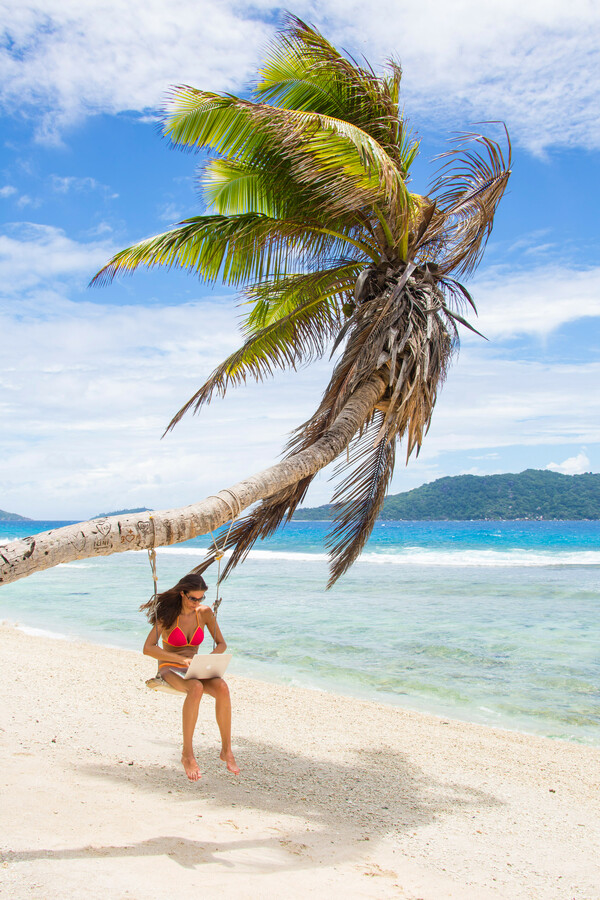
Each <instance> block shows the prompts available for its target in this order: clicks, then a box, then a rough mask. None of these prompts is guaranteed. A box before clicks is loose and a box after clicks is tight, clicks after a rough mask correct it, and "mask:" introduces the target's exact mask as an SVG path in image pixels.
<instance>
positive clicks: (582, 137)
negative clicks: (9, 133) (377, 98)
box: [0, 0, 600, 152]
mask: <svg viewBox="0 0 600 900" xmlns="http://www.w3.org/2000/svg"><path fill="white" fill-rule="evenodd" d="M3 7H4V11H5V14H4V16H3V20H4V22H6V23H8V25H6V26H5V28H6V30H7V33H8V35H9V37H10V39H11V41H12V44H11V45H9V44H8V43H7V44H6V46H5V47H4V49H3V50H2V51H1V54H0V84H2V95H1V96H2V98H3V102H4V104H5V106H6V108H7V109H8V110H11V109H14V108H15V106H16V105H22V104H24V105H26V106H27V105H29V106H33V105H37V106H41V105H43V106H44V107H45V108H46V109H47V112H46V115H45V116H44V117H43V119H42V123H41V126H40V128H41V133H42V134H45V135H46V136H47V137H50V138H51V137H52V136H53V135H54V136H55V135H56V129H57V128H60V126H61V125H62V124H64V123H68V122H73V121H76V120H78V119H80V118H82V117H83V116H85V115H88V114H90V113H92V114H93V113H96V112H99V111H104V112H109V113H117V112H121V111H126V110H136V111H144V110H148V109H152V108H156V107H157V106H159V105H160V104H161V101H162V98H163V97H164V93H165V91H166V90H167V89H168V87H169V86H170V85H171V84H179V83H182V82H187V83H192V84H197V85H199V86H202V87H205V88H208V89H215V90H237V91H239V90H241V89H243V88H244V86H245V84H246V82H247V80H248V79H249V78H250V77H252V76H253V74H254V71H255V68H256V64H257V62H258V60H259V59H260V57H261V55H262V52H263V49H264V45H265V44H266V42H267V38H268V37H269V35H270V34H272V31H273V27H272V25H271V24H270V22H265V21H260V20H259V19H258V18H257V16H259V15H262V16H263V17H264V18H265V19H267V20H270V19H272V18H273V17H274V16H276V15H279V14H280V11H281V7H280V6H279V5H278V4H275V3H273V2H269V0H259V2H256V3H254V4H252V6H249V7H247V8H246V10H245V11H244V12H242V11H241V10H242V7H241V6H240V4H238V3H235V2H233V0H222V2H220V3H219V4H214V3H211V2H209V0H181V2H180V3H179V4H177V5H176V6H174V5H173V4H169V3H168V2H167V0H146V2H145V3H144V4H143V5H142V4H140V3H139V2H138V3H136V2H133V0H132V2H130V3H127V4H124V3H122V2H121V0H106V2H104V3H102V4H100V3H98V2H91V3H86V4H82V3H80V2H77V0H36V2H31V0H30V2H27V0H22V2H21V3H20V4H19V6H18V7H17V6H16V5H15V4H14V3H12V2H6V0H4V2H1V0H0V10H1V9H2V8H3ZM294 11H295V12H296V13H297V14H298V15H300V16H303V17H304V18H306V19H307V20H308V21H312V22H315V24H317V25H318V26H320V27H321V28H322V30H323V31H324V32H325V33H326V35H327V36H328V37H329V38H330V39H331V40H332V41H334V43H337V44H339V45H341V46H344V47H346V48H347V49H348V50H349V51H351V52H353V53H355V54H361V53H363V54H365V55H366V57H367V58H368V59H370V60H371V61H372V62H373V63H374V64H378V63H379V62H380V61H382V60H383V59H384V58H386V57H388V56H390V55H394V56H396V57H398V58H399V59H400V60H401V61H402V65H403V68H404V72H405V80H404V92H405V93H404V96H405V100H406V104H407V111H408V112H409V114H410V115H411V116H412V117H413V118H414V119H415V120H416V119H417V116H419V117H420V118H421V121H422V119H423V117H425V120H427V119H430V120H432V119H435V120H436V122H437V123H438V124H439V122H440V120H442V121H443V122H444V123H448V125H449V126H450V127H456V126H460V125H462V124H464V123H465V122H468V121H478V120H481V119H482V118H483V119H488V120H489V119H498V118H502V119H505V120H506V121H507V122H508V124H509V127H510V129H511V132H512V134H513V136H514V137H515V138H516V139H517V140H519V141H520V142H521V143H523V144H525V145H526V146H528V147H529V148H530V149H532V150H533V151H535V152H538V151H541V150H542V149H543V148H544V147H546V146H550V145H564V146H584V147H598V146H600V120H599V119H598V116H597V115H596V112H595V111H596V110H597V108H598V102H599V94H600V75H599V74H598V73H599V72H600V64H599V63H600V15H599V12H598V6H597V4H596V3H593V2H589V0H571V2H569V3H567V2H566V0H549V2H544V0H529V2H528V3H523V2H521V0H487V2H486V3H481V2H480V0H456V2H454V3H452V4H451V5H449V4H448V3H447V2H445V0H422V2H420V3H418V4H415V3H410V2H408V0H399V2H396V3H394V4H390V3H389V2H387V0H371V2H370V3H369V4H365V3H363V2H359V0H344V2H343V3H342V2H341V0H321V2H319V3H318V4H317V3H315V2H314V0H297V3H296V4H295V6H294ZM382 22H385V27H384V28H382V27H381V23H382Z"/></svg>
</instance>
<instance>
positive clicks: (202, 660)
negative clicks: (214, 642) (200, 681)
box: [183, 653, 231, 678]
mask: <svg viewBox="0 0 600 900" xmlns="http://www.w3.org/2000/svg"><path fill="white" fill-rule="evenodd" d="M230 662H231V653H197V654H196V656H194V657H192V661H191V663H190V664H189V666H188V670H187V672H186V673H185V675H184V676H183V677H184V678H220V677H221V676H222V675H223V674H224V672H225V669H226V668H227V666H228V665H229V663H230Z"/></svg>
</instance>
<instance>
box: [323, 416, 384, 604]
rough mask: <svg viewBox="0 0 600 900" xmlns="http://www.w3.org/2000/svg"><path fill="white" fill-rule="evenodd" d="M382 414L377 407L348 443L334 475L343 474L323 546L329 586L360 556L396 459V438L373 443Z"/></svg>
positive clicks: (334, 496) (381, 420) (381, 502)
mask: <svg viewBox="0 0 600 900" xmlns="http://www.w3.org/2000/svg"><path fill="white" fill-rule="evenodd" d="M383 418H384V414H383V413H382V412H380V411H378V410H376V411H375V413H374V414H373V419H372V421H371V422H370V423H369V425H368V426H367V427H366V428H365V429H364V431H363V433H362V434H360V435H359V436H358V437H357V438H356V439H355V440H354V441H353V443H352V444H351V445H350V448H349V454H348V460H351V462H350V461H347V460H343V461H342V462H341V463H339V464H338V466H337V468H336V469H335V471H334V477H338V476H339V475H342V474H345V478H344V480H343V481H342V483H341V484H340V485H339V486H338V488H337V489H336V491H335V493H334V495H333V498H332V501H333V507H334V524H333V528H332V529H331V531H330V533H329V535H328V537H327V539H326V542H325V543H326V546H327V548H328V549H329V551H330V554H331V562H330V570H331V576H330V578H329V583H328V585H327V587H328V588H330V587H331V586H332V585H333V584H334V583H335V582H336V581H337V580H338V578H339V577H340V576H341V575H343V574H344V572H346V571H347V570H348V569H349V568H350V566H351V565H352V563H353V562H354V561H355V560H356V559H357V558H358V556H360V553H361V551H362V549H363V547H364V545H365V543H366V542H367V540H368V538H369V536H370V534H371V532H372V530H373V526H374V524H375V520H376V518H377V516H378V514H379V511H380V509H381V507H382V504H383V501H384V499H385V495H386V493H387V489H388V486H389V483H390V479H391V477H392V475H393V472H394V462H395V459H396V443H395V441H380V442H379V443H375V439H376V436H377V434H378V432H379V430H380V429H381V427H382V424H383Z"/></svg>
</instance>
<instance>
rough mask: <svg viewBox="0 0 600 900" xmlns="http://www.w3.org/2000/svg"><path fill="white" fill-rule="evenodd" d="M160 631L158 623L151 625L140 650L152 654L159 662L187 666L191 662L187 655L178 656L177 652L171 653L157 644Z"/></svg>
mask: <svg viewBox="0 0 600 900" xmlns="http://www.w3.org/2000/svg"><path fill="white" fill-rule="evenodd" d="M161 631H162V628H161V627H160V624H157V625H154V626H153V628H152V631H151V632H150V634H149V635H148V637H147V638H146V640H145V641H144V648H143V650H142V652H143V654H144V656H152V657H153V659H157V660H159V662H172V663H177V665H178V666H189V664H190V662H191V660H190V658H189V657H186V656H180V655H179V653H171V652H170V651H169V650H163V648H162V647H159V646H158V642H159V640H160V634H161Z"/></svg>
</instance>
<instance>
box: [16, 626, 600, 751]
mask: <svg viewBox="0 0 600 900" xmlns="http://www.w3.org/2000/svg"><path fill="white" fill-rule="evenodd" d="M3 627H8V628H10V629H15V630H17V631H20V632H22V633H23V634H26V635H29V636H30V637H41V638H47V639H50V640H59V641H65V642H66V643H71V644H72V643H81V644H89V645H90V646H93V647H101V648H103V649H106V650H113V651H115V652H121V651H123V652H127V653H135V654H138V653H140V651H138V650H137V649H135V648H134V647H131V646H119V645H118V644H107V643H103V642H101V641H94V640H91V639H89V638H83V637H81V636H80V635H75V636H70V635H68V634H64V633H61V632H55V631H52V630H50V629H44V628H35V627H32V626H29V625H22V624H20V623H19V622H16V621H11V620H7V619H0V633H1V629H2V628H3ZM262 666H264V664H262ZM266 668H268V667H266ZM232 674H233V673H232V672H231V670H230V672H229V675H232ZM269 674H271V673H270V671H269V672H262V671H261V672H259V673H258V674H255V673H250V674H247V673H240V674H239V675H235V677H236V678H241V679H243V680H247V681H251V682H259V683H264V684H269V685H273V686H274V687H278V686H279V687H284V688H287V687H289V688H292V689H294V688H299V689H305V690H310V691H315V692H316V693H323V694H327V695H330V696H332V697H337V696H339V697H343V698H345V699H347V700H356V701H359V702H362V703H375V704H379V705H381V706H383V707H386V708H389V709H399V710H401V711H403V712H407V713H416V714H417V715H424V716H431V717H433V718H436V719H449V720H451V721H453V722H456V723H462V724H464V725H476V726H479V727H481V728H492V729H495V730H497V731H501V732H508V733H511V734H513V733H514V734H519V735H523V736H525V737H528V736H531V737H538V738H543V739H544V740H549V741H560V742H562V743H565V744H569V745H575V746H580V747H592V748H594V747H595V748H598V749H600V739H597V740H593V741H592V740H583V739H581V738H580V739H577V737H571V738H568V737H555V736H551V735H546V734H541V733H540V732H536V731H533V730H531V731H528V730H527V729H525V728H523V729H522V728H517V727H515V726H514V725H511V724H510V723H507V724H501V723H493V722H490V721H481V720H479V721H478V720H477V719H476V718H472V717H471V718H468V713H467V712H465V714H464V717H463V716H461V715H460V714H459V711H457V710H455V709H453V710H452V711H451V712H450V713H447V712H445V711H436V710H432V709H427V708H426V707H427V704H426V703H424V704H423V705H418V704H417V703H416V702H415V703H414V705H410V700H408V701H406V702H404V701H403V702H400V701H398V702H394V701H393V700H392V699H388V698H387V696H386V697H382V698H378V697H374V696H371V695H369V693H368V692H367V691H365V692H364V693H363V694H359V693H357V692H353V691H352V690H351V688H350V687H349V688H348V689H347V690H344V689H343V686H341V685H340V686H337V685H336V686H333V685H329V684H327V685H326V686H325V687H319V686H317V685H314V684H306V685H302V684H299V683H297V680H299V679H300V676H299V675H297V676H296V677H293V676H286V675H280V676H279V677H277V674H276V673H275V672H272V677H269ZM148 677H150V676H148ZM286 679H287V680H286ZM482 719H483V717H482Z"/></svg>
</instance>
